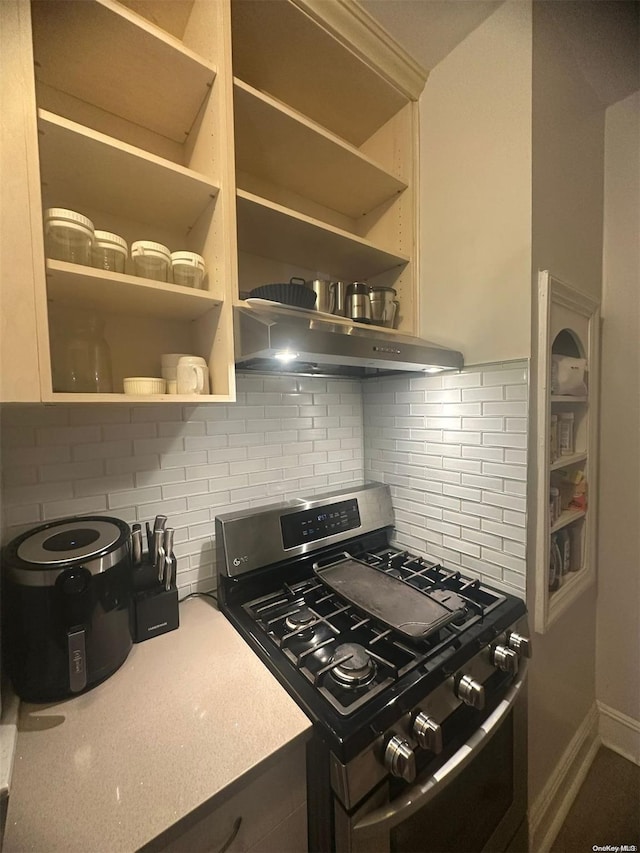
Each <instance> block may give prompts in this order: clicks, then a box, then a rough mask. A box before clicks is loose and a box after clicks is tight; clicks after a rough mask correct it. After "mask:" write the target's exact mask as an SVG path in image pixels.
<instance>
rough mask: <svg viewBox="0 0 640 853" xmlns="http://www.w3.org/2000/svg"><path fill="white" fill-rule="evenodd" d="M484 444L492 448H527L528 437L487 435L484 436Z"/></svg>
mask: <svg viewBox="0 0 640 853" xmlns="http://www.w3.org/2000/svg"><path fill="white" fill-rule="evenodd" d="M482 443H483V444H486V445H489V446H491V447H526V446H527V436H526V435H518V434H517V433H506V432H505V433H502V434H498V433H490V432H488V433H485V434H484V435H483V436H482Z"/></svg>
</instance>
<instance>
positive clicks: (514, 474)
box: [482, 462, 527, 480]
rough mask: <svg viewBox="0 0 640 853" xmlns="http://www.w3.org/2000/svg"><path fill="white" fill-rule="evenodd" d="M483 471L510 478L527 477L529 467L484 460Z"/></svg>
mask: <svg viewBox="0 0 640 853" xmlns="http://www.w3.org/2000/svg"><path fill="white" fill-rule="evenodd" d="M482 473H483V474H491V475H493V476H496V477H506V478H507V479H509V480H526V479H527V469H526V466H525V465H503V464H502V463H499V462H483V463H482Z"/></svg>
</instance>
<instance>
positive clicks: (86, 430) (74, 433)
mask: <svg viewBox="0 0 640 853" xmlns="http://www.w3.org/2000/svg"><path fill="white" fill-rule="evenodd" d="M35 435H36V444H39V445H44V446H45V447H46V446H47V445H51V444H68V445H73V444H85V443H88V442H97V441H101V440H102V435H101V429H100V427H99V426H74V427H72V426H63V427H39V428H38V429H36V431H35Z"/></svg>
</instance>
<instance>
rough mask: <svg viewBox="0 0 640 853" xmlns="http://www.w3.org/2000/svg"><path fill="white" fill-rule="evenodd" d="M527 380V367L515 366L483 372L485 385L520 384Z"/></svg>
mask: <svg viewBox="0 0 640 853" xmlns="http://www.w3.org/2000/svg"><path fill="white" fill-rule="evenodd" d="M526 381H527V368H526V367H524V366H523V367H514V368H503V369H500V370H485V371H483V373H482V384H483V385H518V384H521V383H523V382H526Z"/></svg>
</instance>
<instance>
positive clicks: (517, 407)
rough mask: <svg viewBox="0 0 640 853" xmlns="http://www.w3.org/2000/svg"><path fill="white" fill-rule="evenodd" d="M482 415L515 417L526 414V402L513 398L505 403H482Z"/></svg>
mask: <svg viewBox="0 0 640 853" xmlns="http://www.w3.org/2000/svg"><path fill="white" fill-rule="evenodd" d="M482 414H483V415H501V416H504V417H507V416H511V417H515V418H519V417H526V416H527V404H526V402H524V401H520V400H513V401H510V402H505V403H483V404H482Z"/></svg>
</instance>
